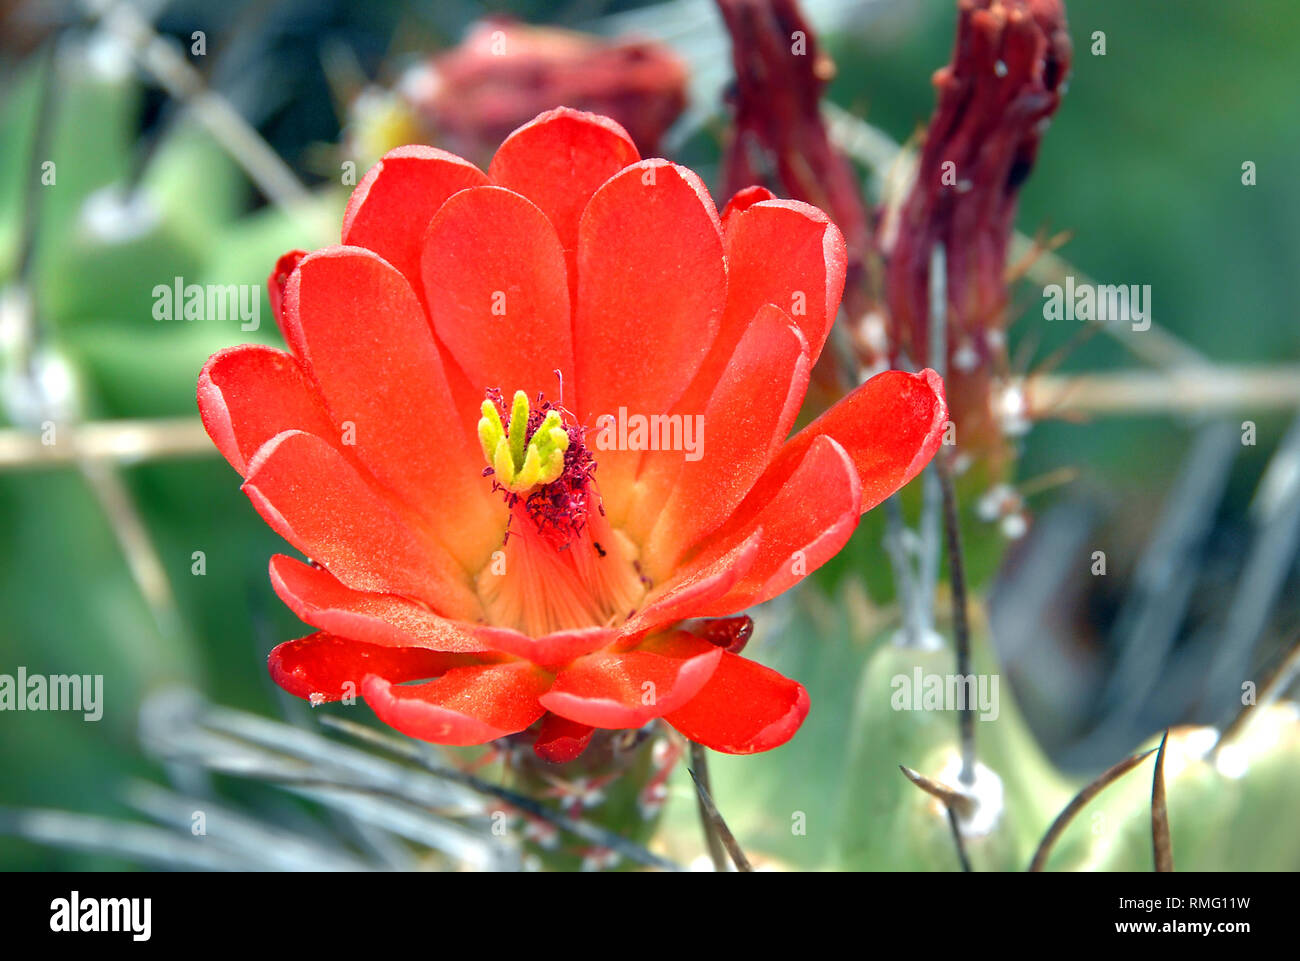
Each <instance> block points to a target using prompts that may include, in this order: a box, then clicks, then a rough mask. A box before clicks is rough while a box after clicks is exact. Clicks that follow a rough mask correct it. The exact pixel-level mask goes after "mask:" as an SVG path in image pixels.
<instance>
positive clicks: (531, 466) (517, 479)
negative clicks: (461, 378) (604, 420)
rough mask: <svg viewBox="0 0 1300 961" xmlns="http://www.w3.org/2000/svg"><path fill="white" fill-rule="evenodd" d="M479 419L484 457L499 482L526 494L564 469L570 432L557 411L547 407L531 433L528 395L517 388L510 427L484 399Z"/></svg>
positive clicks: (479, 431) (511, 489) (552, 478)
mask: <svg viewBox="0 0 1300 961" xmlns="http://www.w3.org/2000/svg"><path fill="white" fill-rule="evenodd" d="M481 409H482V411H483V416H482V417H481V418H480V419H479V422H478V440H479V444H481V445H482V447H483V457H484V458H485V459H486V460H487V462H488V464H489V465H490V466H491V467H492V470H493V472H494V473H495V475H496V480H497V483H499V484H500V485H501V486H502V487H504V488H505V489H506V490H508V491H510V492H511V493H514V494H524V493H527V492H528V491H530V490H532V489H533V488H534V487H536V486H538V485H539V484H549V483H551V482H552V481H554V480H557V479H558V478H559V476H560V475H561V474H562V473H564V452H565V451H566V450H568V449H569V432H568V431H566V430H565V429H564V426H563V424H562V423H561V422H560V415H559V413H558V412H557V411H554V410H548V411H547V412H546V417H545V418H543V419H542V423H541V424H540V425H539V426H538V428H537V430H535V431H533V436H532V437H529V436H528V416H529V413H530V410H529V407H528V395H527V394H525V393H524V392H523V391H522V390H517V391H515V397H514V402H513V403H512V404H511V407H510V430H509V432H507V431H506V429H505V427H504V426H502V424H501V414H500V412H499V411H498V410H497V405H496V404H495V403H493V402H492V401H490V400H485V401H483V407H482V408H481Z"/></svg>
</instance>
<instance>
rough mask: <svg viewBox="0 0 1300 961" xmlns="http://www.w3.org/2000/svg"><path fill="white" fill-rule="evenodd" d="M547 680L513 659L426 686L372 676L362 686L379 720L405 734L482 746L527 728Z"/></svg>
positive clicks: (462, 670) (455, 671) (465, 670)
mask: <svg viewBox="0 0 1300 961" xmlns="http://www.w3.org/2000/svg"><path fill="white" fill-rule="evenodd" d="M550 683H551V676H550V675H549V674H547V673H545V672H543V671H541V670H539V669H537V668H535V667H533V666H532V665H531V664H526V663H523V662H522V661H515V662H513V663H510V664H494V665H491V666H488V667H460V668H455V669H453V670H450V671H448V672H447V673H446V674H444V675H443V676H442V677H440V678H438V679H437V680H436V681H430V682H429V683H428V684H414V685H409V686H399V685H395V684H390V683H389V682H388V681H387V680H385V679H384V678H382V677H379V676H376V675H373V674H372V675H371V676H370V677H367V678H366V679H365V681H364V682H363V683H362V685H361V692H362V694H364V695H365V698H366V703H368V704H369V705H370V707H371V708H372V709H373V710H374V712H375V714H377V715H378V716H379V719H380V720H381V721H383V722H384V723H385V724H387V725H389V726H390V727H394V728H396V729H397V730H399V731H401V732H402V733H403V734H409V735H410V736H411V737H418V738H420V739H421V740H423V741H434V742H436V743H438V744H456V745H466V744H486V743H487V742H488V741H494V740H496V739H497V738H499V737H504V736H505V735H507V734H514V733H516V732H518V731H522V730H524V728H526V727H528V726H529V725H531V724H532V723H533V722H534V721H536V720H537V719H538V718H540V717H541V716H542V715H543V714H544V713H546V712H545V710H544V709H543V708H542V706H541V705H540V704H538V703H537V698H538V696H539V695H541V694H542V693H544V692H545V691H546V689H547V688H548V687H549V686H550Z"/></svg>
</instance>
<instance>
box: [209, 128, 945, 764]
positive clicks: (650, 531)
mask: <svg viewBox="0 0 1300 961" xmlns="http://www.w3.org/2000/svg"><path fill="white" fill-rule="evenodd" d="M753 201H754V198H753V197H752V196H751V197H747V198H743V199H742V200H741V201H740V202H738V203H734V204H732V205H729V206H728V208H727V209H726V210H724V211H723V214H722V216H721V218H719V216H718V214H717V212H716V210H715V208H714V205H713V201H712V200H711V199H710V197H709V194H708V191H707V190H706V188H705V187H704V184H703V183H702V182H701V181H700V179H699V178H698V177H697V176H696V175H695V174H694V173H692V172H691V171H689V170H687V169H685V168H683V167H679V166H676V165H674V164H671V163H668V162H666V161H663V160H641V159H640V156H639V154H638V152H637V150H636V147H635V146H634V145H633V144H632V141H631V139H630V138H629V136H628V134H627V133H626V132H625V131H624V130H623V129H622V128H621V127H619V126H618V124H616V123H614V122H613V121H612V120H609V119H607V118H604V117H597V116H594V115H591V114H586V113H580V112H577V111H573V110H567V109H559V110H555V111H552V112H550V113H547V114H544V115H542V116H540V117H538V118H537V119H536V120H534V121H533V122H532V123H530V124H528V125H526V126H524V127H522V128H520V129H519V130H517V131H515V132H514V133H513V134H511V135H510V136H509V137H507V138H506V140H505V143H504V144H502V146H501V148H500V149H499V150H498V151H497V153H496V155H495V156H494V157H493V159H492V163H491V165H490V167H489V168H488V172H487V173H484V172H483V171H481V170H480V169H478V168H477V167H475V166H473V165H472V164H470V163H468V162H466V161H465V160H462V159H461V158H459V157H455V156H453V155H451V154H448V153H446V152H444V151H440V150H436V149H434V148H430V147H404V148H400V149H398V150H395V151H393V152H391V153H389V154H388V155H387V156H386V157H385V158H384V159H383V160H382V161H381V162H380V163H379V164H378V165H377V166H375V167H374V168H373V169H372V170H371V171H370V172H369V173H368V174H367V175H366V177H365V178H364V179H363V181H362V182H361V184H360V185H359V186H358V187H357V188H356V190H355V192H354V193H353V195H352V199H351V201H350V203H349V205H348V209H347V213H346V215H345V218H344V225H343V238H342V239H343V242H344V245H343V246H336V247H329V248H326V249H324V250H318V251H316V252H314V253H311V254H308V255H306V256H305V257H303V256H301V255H300V252H293V253H291V254H289V255H286V257H285V258H283V259H282V260H281V262H280V263H279V264H277V266H276V269H275V272H274V273H273V274H272V285H273V287H275V288H276V299H275V302H276V304H277V305H278V308H279V309H278V311H277V313H278V320H279V322H280V324H281V328H282V330H283V332H284V334H285V338H286V341H287V342H288V344H289V346H290V351H289V352H284V351H279V350H273V349H271V348H268V347H264V346H254V345H249V346H242V347H235V348H232V349H230V350H226V351H223V352H221V353H219V354H217V355H216V356H214V357H213V358H212V359H211V361H209V363H208V365H207V366H206V367H205V368H204V371H203V373H202V375H201V377H200V381H199V407H200V410H201V413H202V415H203V421H204V424H205V426H206V427H207V429H208V432H209V434H210V435H211V436H212V439H213V441H214V442H215V443H216V444H217V446H218V447H219V448H220V450H221V452H222V453H223V454H224V455H225V456H226V458H227V460H229V461H230V463H231V464H232V465H233V466H234V467H235V468H236V469H237V470H238V471H239V472H240V474H242V475H243V476H244V478H245V483H244V488H243V489H244V491H245V492H246V493H247V494H248V496H249V498H250V500H251V501H252V502H253V504H254V506H255V507H256V509H257V510H258V511H259V512H260V513H261V514H262V516H263V517H264V518H265V519H266V521H267V522H268V523H269V524H270V525H271V526H272V527H273V528H274V529H275V530H276V531H277V532H279V533H280V534H281V535H283V536H284V537H285V538H286V539H287V540H288V541H289V542H290V543H291V544H293V545H294V546H295V547H296V548H298V549H299V550H301V551H302V552H303V553H304V554H306V555H307V556H309V557H310V558H312V560H313V563H311V564H305V563H302V562H301V561H297V560H293V559H291V558H289V557H284V556H277V557H275V558H274V559H273V560H272V562H271V577H272V582H273V584H274V586H275V589H276V591H277V592H278V593H279V594H280V596H281V597H282V598H283V599H284V601H285V602H286V603H287V604H288V605H289V606H290V607H291V608H292V609H293V611H294V612H295V613H296V614H298V615H299V616H300V617H301V618H303V620H305V621H307V622H308V623H310V624H313V625H314V626H316V627H317V628H319V629H320V631H321V633H317V634H313V635H311V636H309V637H305V638H302V639H300V640H295V641H290V642H288V643H286V644H282V645H280V646H279V647H277V648H276V649H275V651H274V652H273V653H272V655H271V672H272V675H273V676H274V677H275V679H276V680H277V682H278V683H279V684H280V685H281V686H282V687H284V688H285V689H286V690H288V691H290V692H291V693H294V694H297V695H299V696H301V697H305V698H310V699H312V700H314V701H325V700H337V699H340V698H342V697H344V696H347V694H348V693H350V692H355V693H357V694H359V695H361V696H363V697H364V698H365V700H366V701H367V702H368V703H369V704H370V706H371V707H372V708H373V709H374V710H375V712H376V713H377V714H378V715H379V717H380V718H381V719H382V720H384V721H385V722H386V723H388V724H390V725H391V726H393V727H395V728H397V729H398V730H400V731H403V732H405V733H407V734H410V735H412V736H414V737H418V738H423V739H427V740H430V741H435V742H439V743H444V744H461V745H464V744H479V743H485V742H488V741H492V740H494V739H497V738H500V737H503V736H506V735H510V734H514V733H516V732H521V731H524V730H526V729H529V728H532V727H533V726H534V725H537V729H536V734H535V743H534V749H535V750H536V751H537V753H538V754H539V755H540V756H542V757H543V758H546V759H548V760H568V759H572V758H573V757H575V756H576V755H577V754H578V753H580V752H581V751H582V750H583V748H584V747H585V746H586V744H587V743H588V741H589V740H590V739H591V737H592V734H593V732H594V730H595V729H597V728H601V729H612V730H620V729H629V728H639V727H641V726H642V725H644V724H645V723H647V722H648V721H650V720H652V719H654V718H657V717H662V718H664V719H665V720H666V721H667V722H668V723H669V724H671V725H673V726H674V727H675V728H676V729H677V730H678V731H680V732H681V733H683V734H684V735H685V736H686V737H688V738H690V739H692V740H694V741H696V742H699V743H702V744H705V745H707V746H709V747H712V748H714V749H715V750H719V751H725V752H730V753H749V752H753V751H762V750H767V749H769V748H772V747H776V746H778V745H779V744H782V743H784V742H785V741H786V740H788V739H789V738H790V737H791V736H792V735H793V734H794V732H795V730H796V729H797V728H798V727H799V725H800V723H801V722H802V720H803V718H804V715H805V713H806V712H807V710H808V697H807V693H806V692H805V691H804V689H803V688H802V687H801V686H800V685H799V684H798V683H796V682H795V681H792V680H789V679H787V678H785V677H782V676H781V675H780V674H778V673H776V672H775V671H772V670H770V669H768V668H766V667H763V666H761V665H759V664H757V663H756V662H754V661H751V660H749V659H747V658H744V657H742V656H741V654H740V653H739V650H740V648H741V647H742V646H743V644H744V641H745V640H746V638H747V637H748V630H747V628H746V626H745V625H746V623H747V622H746V621H744V620H743V619H741V620H739V621H737V620H730V621H724V622H722V623H719V619H727V618H733V617H734V616H735V615H737V614H739V613H740V612H742V611H744V610H745V609H746V608H748V607H751V606H753V605H756V604H759V603H762V602H763V601H765V600H767V599H769V598H771V597H774V596H776V595H777V594H780V593H781V592H783V591H785V590H787V589H789V588H790V587H792V586H793V585H794V584H796V583H797V582H799V581H800V580H801V579H802V578H803V577H804V576H806V575H807V574H809V573H811V572H812V571H813V570H815V569H816V568H817V567H819V566H820V565H821V564H823V563H825V562H826V561H827V560H828V559H830V557H832V556H833V555H834V554H835V553H836V552H837V551H838V550H839V549H840V548H841V547H842V546H843V545H844V543H845V542H846V541H847V539H848V537H849V536H850V534H851V533H852V532H853V530H854V528H855V526H856V525H857V523H858V518H859V516H860V514H861V513H862V512H863V511H864V510H866V509H868V508H870V507H872V506H874V505H876V504H877V503H879V502H880V501H881V500H883V499H884V498H886V497H888V496H889V495H891V494H892V493H893V492H894V491H896V490H897V489H898V488H899V487H900V486H901V485H903V484H905V483H906V482H907V481H908V480H909V479H911V478H912V477H914V476H915V475H916V474H917V473H918V472H919V471H920V470H921V469H922V468H923V467H924V466H925V465H926V463H927V462H928V461H929V460H930V458H931V457H932V456H933V455H934V453H935V451H936V449H937V448H938V445H939V443H940V440H941V436H942V430H943V424H944V423H945V422H946V418H947V409H946V407H945V404H944V399H943V388H942V384H941V383H940V382H939V380H938V378H937V377H936V376H935V374H934V373H933V372H931V371H925V372H923V373H921V374H909V373H903V372H900V371H890V372H887V373H884V374H881V375H880V376H878V377H876V378H874V379H872V380H870V381H868V382H867V383H865V384H863V385H862V386H861V387H860V388H858V390H856V391H855V392H854V393H852V394H850V395H849V396H848V397H846V398H844V400H843V401H842V402H841V403H840V404H839V405H837V406H836V407H834V408H832V409H831V410H830V411H828V412H827V413H826V414H825V415H824V416H823V417H822V418H820V419H819V420H818V421H816V422H814V423H813V424H811V425H809V426H808V427H806V428H805V429H804V430H802V431H800V432H799V433H797V434H795V435H794V436H792V437H788V436H787V435H789V433H790V430H791V427H792V424H793V422H794V418H795V415H796V413H797V412H798V410H799V407H800V402H801V401H802V399H803V394H804V391H805V389H806V387H807V384H808V377H809V371H810V369H811V367H812V364H813V363H814V362H815V360H816V359H817V356H818V355H819V354H820V353H821V350H822V346H823V344H824V343H825V340H826V337H827V334H828V333H829V330H830V327H831V324H832V323H833V321H834V318H835V313H836V308H837V306H838V303H839V298H840V292H841V289H842V287H843V282H844V242H843V238H842V237H841V235H840V232H839V231H838V230H837V229H836V228H835V226H834V225H833V224H831V223H830V221H829V220H828V219H827V217H826V216H825V215H824V214H823V213H822V212H821V211H820V210H817V209H816V208H813V207H811V206H808V205H807V204H802V203H798V202H795V201H776V200H760V201H758V202H753ZM286 274H287V279H285V275H286ZM280 288H282V289H280ZM556 372H559V374H560V378H559V379H558V381H557V377H556ZM688 420H689V421H690V422H691V424H692V426H693V429H694V432H695V435H694V436H695V439H696V442H694V443H687V440H686V435H685V431H686V429H687V428H686V424H687V421H688ZM674 424H676V425H677V430H676V433H675V434H674V433H672V431H673V429H674V428H673V425H674ZM651 425H655V426H653V427H652V426H651ZM651 429H653V430H654V431H655V436H656V437H659V438H660V439H659V440H658V441H654V440H653V439H652V438H651V437H650V435H649V434H648V433H647V431H649V430H651ZM664 430H667V431H669V433H668V434H663V433H662V432H663V431H664ZM674 438H675V439H674ZM701 618H703V619H706V620H705V621H704V622H703V623H701V622H700V621H699V620H698V619H701ZM411 681H419V682H420V683H415V684H409V683H406V682H411Z"/></svg>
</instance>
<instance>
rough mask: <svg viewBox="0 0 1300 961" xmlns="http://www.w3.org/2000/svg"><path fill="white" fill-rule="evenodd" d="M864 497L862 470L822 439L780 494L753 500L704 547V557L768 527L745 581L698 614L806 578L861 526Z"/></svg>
mask: <svg viewBox="0 0 1300 961" xmlns="http://www.w3.org/2000/svg"><path fill="white" fill-rule="evenodd" d="M756 494H757V490H756V491H755V494H751V495H750V497H751V498H753V497H755V495H756ZM861 497H862V493H861V488H860V486H859V484H858V475H857V471H855V470H854V468H853V462H852V461H851V460H849V457H848V454H847V453H845V451H844V448H842V447H840V445H839V444H837V443H836V442H835V441H834V440H833V439H831V438H829V437H821V438H818V439H817V440H816V441H815V442H814V443H813V445H812V447H810V448H809V450H808V453H807V455H806V456H805V457H804V459H803V461H801V462H800V464H799V467H798V469H797V470H796V471H795V472H794V473H793V474H791V475H790V477H789V478H787V480H786V483H785V484H784V485H783V486H782V487H781V488H780V490H779V491H778V492H777V493H776V494H775V495H773V496H771V497H769V498H767V499H766V500H764V501H759V502H757V503H753V504H751V501H750V500H748V499H747V500H746V502H745V504H743V505H741V508H740V510H739V511H737V513H736V515H735V516H734V517H733V518H732V519H731V520H730V521H729V522H728V523H727V525H726V526H724V527H723V528H722V529H721V530H720V531H719V532H718V535H716V540H715V543H713V544H710V545H708V546H706V547H705V548H704V556H706V557H711V556H714V555H715V554H716V553H717V552H718V551H719V550H720V549H721V545H725V544H730V543H733V542H734V541H735V540H736V539H737V538H739V537H741V536H749V535H750V533H751V532H753V531H755V530H760V531H762V535H763V537H762V543H761V545H760V548H759V552H758V557H756V558H755V560H754V563H753V565H752V566H751V567H750V568H749V570H748V571H747V572H746V574H745V576H744V577H743V578H742V579H741V581H740V583H739V584H737V585H736V586H735V587H734V588H732V589H731V591H730V592H729V593H728V594H727V595H726V596H725V597H724V598H722V599H721V600H719V601H717V602H715V603H713V604H710V605H708V606H707V607H706V609H704V610H701V611H697V612H696V613H697V614H701V615H715V616H722V615H725V614H732V613H734V612H736V611H739V610H742V609H744V608H746V607H750V606H752V605H754V604H761V603H762V602H763V601H765V600H767V599H768V598H771V597H775V596H776V595H777V594H780V593H781V592H783V591H785V590H788V589H789V588H791V587H793V586H794V585H795V584H797V583H798V582H799V581H801V580H803V578H804V577H805V576H807V575H808V574H811V573H812V572H813V571H815V570H816V569H817V568H819V567H821V566H822V565H823V564H825V563H826V562H827V561H828V560H830V559H831V558H832V557H834V556H835V555H836V554H837V553H838V552H839V550H840V548H841V547H843V546H844V544H845V542H846V541H848V539H849V536H850V535H851V534H852V533H853V531H854V528H856V527H857V524H858V517H859V512H858V504H859V503H860V502H861Z"/></svg>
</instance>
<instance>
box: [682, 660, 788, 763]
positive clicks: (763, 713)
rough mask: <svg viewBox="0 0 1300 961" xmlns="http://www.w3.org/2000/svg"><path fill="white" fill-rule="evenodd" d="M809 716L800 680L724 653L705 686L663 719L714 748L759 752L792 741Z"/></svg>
mask: <svg viewBox="0 0 1300 961" xmlns="http://www.w3.org/2000/svg"><path fill="white" fill-rule="evenodd" d="M807 715H808V692H807V691H805V690H804V688H803V685H802V684H799V683H797V682H795V681H792V680H790V679H789V678H786V677H782V676H781V675H780V674H778V673H777V672H776V671H774V670H772V669H771V668H768V667H764V666H763V665H761V664H758V663H756V662H754V661H751V660H748V659H746V658H743V657H740V656H738V655H736V654H730V653H727V652H725V651H724V652H723V654H722V660H721V662H720V663H719V664H718V668H717V670H716V671H714V672H713V676H712V677H711V678H709V683H708V684H706V685H704V688H703V690H701V691H700V693H699V694H697V695H695V697H694V698H692V699H691V701H690V702H689V703H688V704H687V705H686V706H685V707H682V708H679V709H678V710H676V711H673V712H672V713H671V714H665V715H664V720H666V721H667V722H668V723H669V724H671V725H672V726H673V727H675V728H677V730H679V731H681V732H682V733H683V734H685V735H686V736H687V737H688V738H690V739H691V740H692V741H694V742H695V743H697V744H703V745H704V746H705V747H710V748H712V749H713V750H715V751H721V752H722V753H724V754H756V753H758V752H759V751H769V750H771V749H772V748H774V747H780V746H781V745H782V744H784V743H785V742H786V741H788V740H790V738H791V737H793V736H794V732H795V731H797V730H799V725H800V724H802V723H803V719H804V718H805V717H807Z"/></svg>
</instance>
